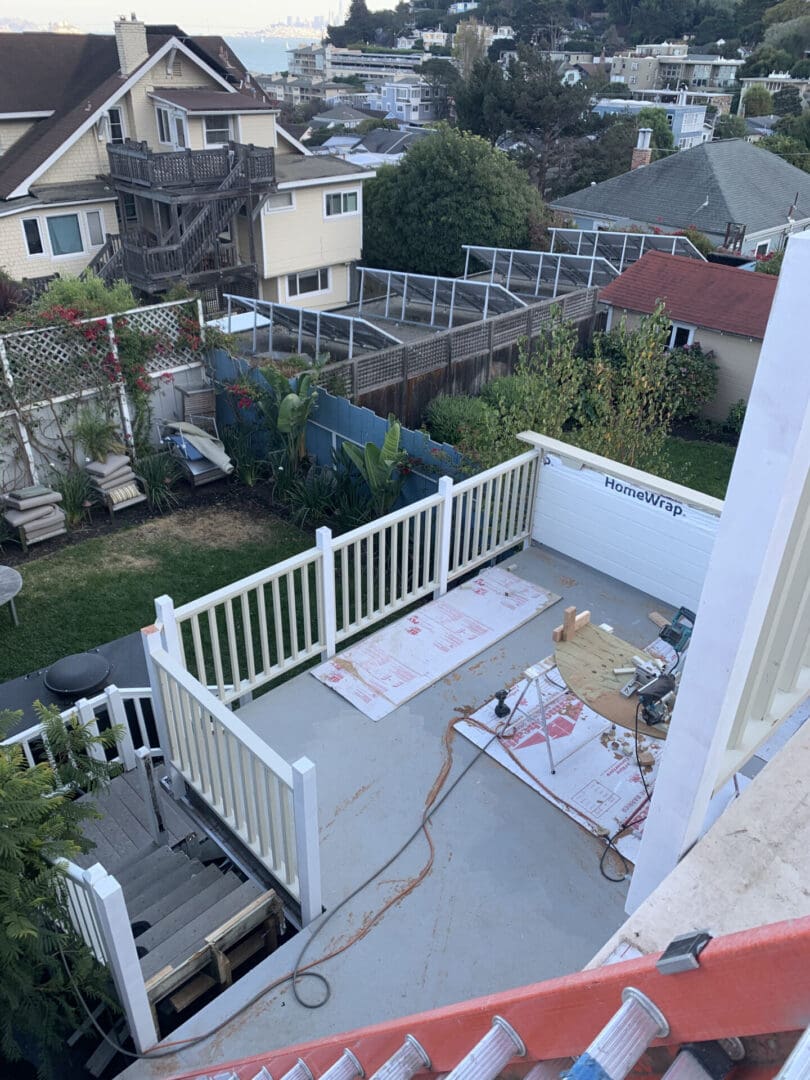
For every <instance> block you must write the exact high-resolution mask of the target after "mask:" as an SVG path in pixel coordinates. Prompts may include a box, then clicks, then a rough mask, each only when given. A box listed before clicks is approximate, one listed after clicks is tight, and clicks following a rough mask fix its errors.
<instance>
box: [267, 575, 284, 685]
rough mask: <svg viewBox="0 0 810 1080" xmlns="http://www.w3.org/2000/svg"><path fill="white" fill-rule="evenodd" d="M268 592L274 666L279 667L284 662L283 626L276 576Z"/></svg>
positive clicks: (279, 591)
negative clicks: (270, 597)
mask: <svg viewBox="0 0 810 1080" xmlns="http://www.w3.org/2000/svg"><path fill="white" fill-rule="evenodd" d="M270 593H271V595H272V597H273V631H274V633H275V635H276V643H275V644H276V650H275V652H276V662H275V667H278V668H280V667H283V664H284V627H283V625H282V622H281V590H280V588H279V584H278V578H277V577H274V578H273V581H272V583H271V586H270Z"/></svg>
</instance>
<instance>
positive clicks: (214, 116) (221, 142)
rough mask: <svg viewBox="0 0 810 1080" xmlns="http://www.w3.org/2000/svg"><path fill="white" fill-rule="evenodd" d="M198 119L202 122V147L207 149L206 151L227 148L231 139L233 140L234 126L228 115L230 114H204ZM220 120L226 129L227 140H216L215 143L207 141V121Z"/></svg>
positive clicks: (231, 118)
mask: <svg viewBox="0 0 810 1080" xmlns="http://www.w3.org/2000/svg"><path fill="white" fill-rule="evenodd" d="M200 119H201V120H202V128H203V146H205V147H206V149H208V150H218V149H219V148H220V147H222V146H227V145H228V143H229V142H230V141H231V139H233V128H234V125H233V117H232V116H231V115H230V113H220V114H219V115H218V114H217V113H206V115H205V116H202V117H200ZM220 119H221V120H223V121H224V123H225V126H226V127H227V129H228V137H227V139H224V140H223V139H218V140H217V141H216V142H212V141H209V139H208V121H209V120H220Z"/></svg>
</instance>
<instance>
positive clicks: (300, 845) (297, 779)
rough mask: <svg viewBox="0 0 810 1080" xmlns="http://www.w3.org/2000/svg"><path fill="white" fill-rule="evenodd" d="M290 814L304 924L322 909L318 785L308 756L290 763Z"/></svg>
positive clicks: (315, 916)
mask: <svg viewBox="0 0 810 1080" xmlns="http://www.w3.org/2000/svg"><path fill="white" fill-rule="evenodd" d="M292 771H293V814H294V817H295V852H296V861H297V863H298V892H299V896H300V900H301V924H302V926H307V925H308V924H309V923H311V922H312V920H313V919H317V918H318V916H319V915H320V914H321V911H322V910H323V903H322V900H321V846H320V845H321V841H320V833H319V831H318V786H317V781H316V776H315V765H314V764H313V762H311V761H310V760H309V758H307V757H302V758H299V759H298V761H294V762H293V766H292Z"/></svg>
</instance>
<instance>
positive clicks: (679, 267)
mask: <svg viewBox="0 0 810 1080" xmlns="http://www.w3.org/2000/svg"><path fill="white" fill-rule="evenodd" d="M776 284H777V278H776V277H774V276H772V275H770V274H753V273H751V272H750V271H748V270H738V269H735V268H733V267H729V266H720V265H718V264H717V263H710V262H702V261H700V260H699V259H687V258H685V257H684V256H683V255H667V254H665V253H664V252H661V251H650V252H648V253H647V254H646V255H644V256H642V258H641V259H639V261H638V262H636V263H633V265H632V266H630V267H629V268H628V269H627V270H625V272H624V273H623V274H621V275H620V276H619V277H617V278H616V279H615V281H612V282H611V283H610V285H608V286H607V287H606V288H604V289H603V290H602V291H601V293H600V294H599V299H600V300H601V302H602V303H603V304H606V305H607V308H608V315H607V327H608V329H610V327H611V326H616V325H618V323H619V322H620V320H621V319H626V321H627V325H628V327H630V328H631V329H632V328H634V327H636V326H638V323H639V321H640V319H641V317H642V316H643V315H648V314H650V312H652V311H654V310H655V307H656V305H657V304H658V302H659V301H661V300H663V301H664V304H665V308H666V312H667V315H668V316H669V318H670V319H671V320H672V329H671V332H670V338H669V347H670V348H676V347H678V346H691V345H700V346H701V348H702V349H704V350H706V351H708V350H711V351H712V352H713V353H714V359H715V362H716V364H717V376H718V385H717V395H716V397H715V399H714V401H713V402H711V404H710V405H708V406H707V408H706V414H707V415H708V416H711V417H714V418H715V419H718V420H722V419H725V417H726V416H727V415H728V410H729V407H730V406H731V405H733V404H734V402H736V401H739V400H740V398H743V399H745V401H748V398H749V395H750V393H751V384H752V383H753V380H754V374H755V373H756V370H757V362H758V360H759V350H760V346H761V344H762V339H763V337H764V335H765V327H766V325H767V322H768V316H769V315H770V312H771V304H772V303H773V297H774V293H775V292H776Z"/></svg>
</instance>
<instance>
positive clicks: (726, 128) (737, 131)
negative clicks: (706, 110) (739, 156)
mask: <svg viewBox="0 0 810 1080" xmlns="http://www.w3.org/2000/svg"><path fill="white" fill-rule="evenodd" d="M747 134H748V128H747V127H746V126H745V119H744V117H742V116H732V115H730V114H726V115H724V116H718V118H717V121H716V122H715V125H714V137H715V139H744V138H745V136H746V135H747Z"/></svg>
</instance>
